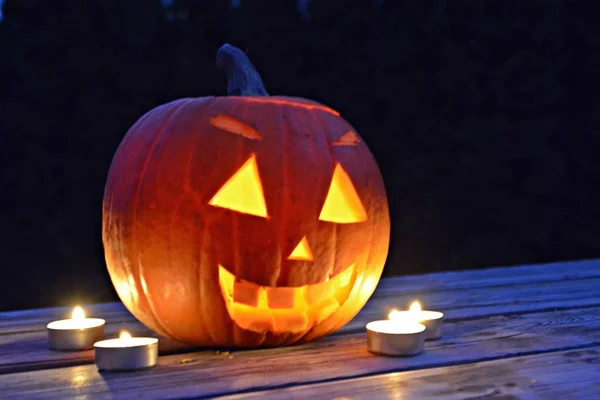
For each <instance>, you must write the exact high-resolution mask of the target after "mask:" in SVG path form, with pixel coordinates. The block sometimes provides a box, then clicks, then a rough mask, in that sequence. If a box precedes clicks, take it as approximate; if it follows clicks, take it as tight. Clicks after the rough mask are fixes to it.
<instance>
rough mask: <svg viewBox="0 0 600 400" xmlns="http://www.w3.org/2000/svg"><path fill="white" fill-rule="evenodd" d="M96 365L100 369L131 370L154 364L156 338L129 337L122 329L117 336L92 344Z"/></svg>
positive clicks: (156, 350)
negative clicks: (94, 350)
mask: <svg viewBox="0 0 600 400" xmlns="http://www.w3.org/2000/svg"><path fill="white" fill-rule="evenodd" d="M94 348H95V349H96V366H97V367H98V370H100V371H133V370H137V369H146V368H152V367H154V366H156V363H157V361H158V339H156V338H149V337H131V335H130V334H129V332H127V331H122V332H121V334H120V335H119V337H118V338H116V339H107V340H102V341H100V342H97V343H95V344H94Z"/></svg>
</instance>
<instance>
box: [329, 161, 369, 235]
mask: <svg viewBox="0 0 600 400" xmlns="http://www.w3.org/2000/svg"><path fill="white" fill-rule="evenodd" d="M319 219H320V220H321V221H329V222H337V223H339V224H350V223H354V222H362V221H366V220H367V212H366V211H365V208H364V207H363V205H362V202H361V201H360V198H359V197H358V193H356V189H355V188H354V185H353V184H352V181H351V180H350V177H349V176H348V173H347V172H346V171H344V168H342V166H341V165H340V164H339V163H338V164H337V165H336V166H335V170H334V171H333V178H332V179H331V186H330V187H329V192H328V193H327V198H326V199H325V204H324V205H323V209H322V210H321V215H319Z"/></svg>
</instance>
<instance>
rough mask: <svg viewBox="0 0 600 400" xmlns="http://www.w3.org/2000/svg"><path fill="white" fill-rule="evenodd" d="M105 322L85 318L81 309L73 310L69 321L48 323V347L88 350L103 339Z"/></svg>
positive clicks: (62, 349) (66, 349)
mask: <svg viewBox="0 0 600 400" xmlns="http://www.w3.org/2000/svg"><path fill="white" fill-rule="evenodd" d="M104 324H105V321H104V320H103V319H100V318H86V317H85V313H84V311H83V308H81V307H79V306H77V307H75V308H74V309H73V313H72V314H71V318H70V319H61V320H59V321H52V322H50V323H49V324H48V325H47V326H46V328H47V330H48V345H49V346H50V348H51V349H52V350H59V351H75V350H89V349H91V348H93V347H94V343H96V342H97V341H98V340H102V339H103V338H104Z"/></svg>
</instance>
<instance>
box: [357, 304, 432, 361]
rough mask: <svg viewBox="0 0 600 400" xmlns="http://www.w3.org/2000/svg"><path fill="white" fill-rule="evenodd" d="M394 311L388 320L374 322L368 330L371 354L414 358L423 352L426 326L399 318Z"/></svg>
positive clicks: (369, 325) (369, 324)
mask: <svg viewBox="0 0 600 400" xmlns="http://www.w3.org/2000/svg"><path fill="white" fill-rule="evenodd" d="M395 312H396V311H392V312H391V313H390V314H389V316H388V319H387V320H380V321H372V322H369V323H368V324H367V326H366V328H367V347H368V349H369V351H370V352H372V353H375V354H382V355H388V356H413V355H416V354H419V353H421V352H422V351H423V347H424V343H425V326H424V325H422V324H420V323H418V322H415V321H414V320H412V319H407V318H403V317H398V315H396V314H395Z"/></svg>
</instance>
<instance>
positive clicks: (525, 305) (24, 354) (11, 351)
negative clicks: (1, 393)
mask: <svg viewBox="0 0 600 400" xmlns="http://www.w3.org/2000/svg"><path fill="white" fill-rule="evenodd" d="M599 287H600V279H589V278H588V279H583V280H582V279H574V280H566V281H558V282H554V283H550V284H544V283H527V284H519V285H511V286H502V287H496V288H494V289H492V290H489V289H488V288H476V289H473V290H459V291H450V292H433V293H431V294H423V295H422V296H419V298H420V299H421V300H423V301H424V302H425V303H426V304H433V305H435V308H436V309H440V310H443V311H444V312H445V313H446V318H447V320H449V321H452V320H456V321H459V320H467V319H474V318H481V317H489V316H491V315H506V314H519V313H527V312H532V311H543V310H553V309H569V308H582V307H597V306H600V290H597V288H599ZM518 296H522V297H520V298H519V297H518ZM413 298H414V297H413V295H407V296H404V295H402V296H400V295H396V296H393V295H392V292H391V291H388V292H386V295H384V296H382V297H378V296H375V297H374V298H373V299H371V300H370V301H369V303H368V304H367V305H366V306H365V308H364V309H363V311H361V313H359V314H358V315H357V316H356V317H355V318H354V319H353V320H352V321H351V322H350V323H349V324H347V325H346V326H345V327H344V328H343V329H341V330H340V331H339V332H338V333H336V334H346V333H350V332H363V333H364V326H365V324H366V323H367V322H368V321H371V320H374V319H379V318H385V317H386V314H387V312H388V311H389V310H390V309H391V308H393V307H399V306H400V307H402V306H404V305H405V304H408V302H409V301H410V300H412V299H413ZM103 311H104V312H107V313H108V312H110V309H108V308H106V307H104V309H103ZM107 322H108V323H107V328H106V329H107V337H113V336H116V335H117V333H118V331H119V330H120V329H127V330H129V331H130V332H131V333H133V334H135V335H154V334H152V333H151V332H150V331H149V330H148V329H146V328H145V327H143V326H142V325H141V324H140V323H139V322H137V321H134V320H126V321H125V322H120V323H111V322H112V321H110V320H109V321H107ZM190 349H191V347H190V346H186V345H183V344H181V343H177V342H175V341H172V340H168V339H165V338H161V340H160V351H161V354H162V355H164V354H172V353H178V352H184V351H188V350H190ZM0 354H1V355H2V357H0V374H3V373H11V372H18V371H27V370H35V369H45V368H57V367H62V366H73V365H81V364H89V363H92V362H93V358H94V355H93V351H87V352H73V353H59V352H52V351H50V350H48V348H47V337H46V331H45V329H44V330H38V331H32V332H19V333H15V334H10V335H8V334H5V335H0Z"/></svg>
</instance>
